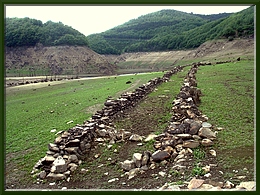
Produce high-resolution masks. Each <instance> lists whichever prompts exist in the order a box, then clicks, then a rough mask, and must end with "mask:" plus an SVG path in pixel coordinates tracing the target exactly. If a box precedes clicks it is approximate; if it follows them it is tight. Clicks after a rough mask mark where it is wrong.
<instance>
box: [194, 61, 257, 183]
mask: <svg viewBox="0 0 260 195" xmlns="http://www.w3.org/2000/svg"><path fill="white" fill-rule="evenodd" d="M196 77H197V81H198V87H199V88H200V89H201V90H202V93H203V95H204V96H203V97H202V98H201V100H202V102H201V105H200V107H199V109H200V110H201V111H202V112H203V113H204V114H206V115H207V116H208V117H209V122H210V123H212V124H214V125H215V126H218V127H222V128H224V130H222V131H219V133H218V135H217V140H218V141H217V144H216V145H215V146H214V147H215V148H216V149H217V153H218V155H217V156H218V159H219V162H220V163H221V166H223V167H224V168H225V171H226V172H230V171H231V172H232V170H236V169H237V170H243V169H244V168H247V169H248V170H250V173H251V179H253V173H254V62H253V61H240V62H235V63H227V64H219V65H215V66H201V67H199V71H198V73H197V74H196Z"/></svg>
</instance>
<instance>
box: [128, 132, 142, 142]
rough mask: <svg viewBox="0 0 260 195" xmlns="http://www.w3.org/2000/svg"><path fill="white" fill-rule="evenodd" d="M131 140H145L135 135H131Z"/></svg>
mask: <svg viewBox="0 0 260 195" xmlns="http://www.w3.org/2000/svg"><path fill="white" fill-rule="evenodd" d="M129 140H131V141H142V140H143V138H142V136H140V135H137V134H133V135H131V137H130V138H129Z"/></svg>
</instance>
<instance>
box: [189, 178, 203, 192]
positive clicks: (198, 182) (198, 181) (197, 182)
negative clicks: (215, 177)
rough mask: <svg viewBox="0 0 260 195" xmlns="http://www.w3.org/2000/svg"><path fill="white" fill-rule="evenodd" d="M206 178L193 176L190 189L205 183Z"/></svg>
mask: <svg viewBox="0 0 260 195" xmlns="http://www.w3.org/2000/svg"><path fill="white" fill-rule="evenodd" d="M204 181H205V180H203V179H196V178H195V177H194V178H192V179H191V180H190V182H189V185H188V189H197V188H199V187H200V186H202V184H203V183H204Z"/></svg>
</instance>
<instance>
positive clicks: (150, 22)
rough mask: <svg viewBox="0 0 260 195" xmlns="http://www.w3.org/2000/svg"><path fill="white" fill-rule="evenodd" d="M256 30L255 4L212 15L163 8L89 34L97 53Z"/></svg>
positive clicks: (187, 44) (185, 44) (179, 45)
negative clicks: (238, 10) (242, 8)
mask: <svg viewBox="0 0 260 195" xmlns="http://www.w3.org/2000/svg"><path fill="white" fill-rule="evenodd" d="M253 30H254V8H253V7H250V8H248V9H245V10H243V11H241V12H238V13H234V14H228V13H222V14H213V15H200V14H192V13H185V12H180V11H176V10H161V11H158V12H154V13H151V14H147V15H144V16H140V17H139V18H137V19H133V20H130V21H128V22H126V23H124V24H122V25H119V26H117V27H115V28H113V29H110V30H107V31H105V32H103V33H99V34H93V35H89V36H88V37H87V38H88V41H89V46H90V48H91V49H93V50H94V51H96V52H97V53H100V54H119V53H122V52H140V51H143V52H144V51H167V50H174V49H190V48H195V47H198V46H199V45H200V44H202V43H203V42H205V41H207V40H211V39H215V38H229V39H232V38H235V37H244V36H250V35H252V34H253ZM97 40H98V41H97Z"/></svg>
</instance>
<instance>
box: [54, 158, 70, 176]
mask: <svg viewBox="0 0 260 195" xmlns="http://www.w3.org/2000/svg"><path fill="white" fill-rule="evenodd" d="M66 170H67V164H66V162H65V160H64V159H63V158H62V157H61V156H58V157H57V158H56V159H55V161H54V162H53V166H52V167H51V172H52V173H63V172H65V171H66Z"/></svg>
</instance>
